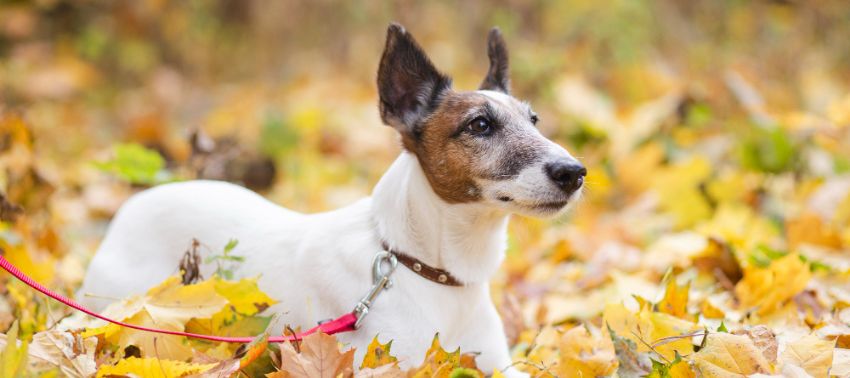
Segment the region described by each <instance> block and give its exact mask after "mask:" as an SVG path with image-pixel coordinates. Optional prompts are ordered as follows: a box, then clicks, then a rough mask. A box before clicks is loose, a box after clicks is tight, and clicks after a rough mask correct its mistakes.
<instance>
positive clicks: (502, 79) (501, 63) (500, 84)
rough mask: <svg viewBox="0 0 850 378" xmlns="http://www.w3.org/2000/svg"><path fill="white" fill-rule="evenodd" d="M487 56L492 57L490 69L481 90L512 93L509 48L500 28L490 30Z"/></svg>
mask: <svg viewBox="0 0 850 378" xmlns="http://www.w3.org/2000/svg"><path fill="white" fill-rule="evenodd" d="M487 56H489V57H490V69H489V70H488V71H487V77H485V78H484V81H482V82H481V86H480V87H479V89H486V90H491V91H499V92H504V93H510V90H511V81H510V78H509V76H508V46H507V45H506V44H505V39H504V38H502V32H501V31H499V28H497V27H496V28H493V29H491V30H490V34H489V35H488V36H487Z"/></svg>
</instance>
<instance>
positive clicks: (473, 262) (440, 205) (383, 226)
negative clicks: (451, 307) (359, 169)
mask: <svg viewBox="0 0 850 378" xmlns="http://www.w3.org/2000/svg"><path fill="white" fill-rule="evenodd" d="M372 216H373V217H374V221H375V222H376V224H377V228H378V236H379V237H380V238H383V239H384V240H385V241H386V242H387V243H388V244H389V246H390V247H391V248H393V249H395V250H398V251H400V252H402V253H405V254H407V255H410V256H411V257H415V258H417V259H419V260H420V261H422V262H423V263H425V264H428V265H430V266H432V267H435V268H441V269H444V270H446V271H448V272H450V273H451V274H452V275H453V276H454V277H455V278H457V279H458V280H459V281H461V282H463V283H465V284H467V285H469V284H478V283H486V282H487V281H489V279H490V277H491V276H492V275H493V274H494V273H495V272H496V270H497V269H498V267H499V264H500V263H501V261H502V258H503V256H504V250H505V245H506V239H507V223H508V215H507V214H506V213H504V212H503V211H499V210H494V209H492V208H489V207H487V206H485V205H482V204H449V203H447V202H445V201H443V200H442V199H441V198H440V197H439V196H438V195H437V194H436V193H435V192H434V190H433V189H431V185H430V184H429V182H428V179H427V178H426V177H425V173H424V172H423V171H422V167H421V166H420V165H419V161H418V160H417V159H416V157H415V156H414V155H413V154H411V153H409V152H406V151H405V152H402V153H401V155H400V156H399V157H398V159H396V161H395V162H394V163H393V164H392V166H391V167H390V169H389V170H388V171H387V172H386V173H385V174H384V176H383V177H382V178H381V180H380V181H379V182H378V185H377V186H376V187H375V190H374V192H373V194H372Z"/></svg>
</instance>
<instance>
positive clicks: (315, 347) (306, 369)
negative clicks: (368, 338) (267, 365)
mask: <svg viewBox="0 0 850 378" xmlns="http://www.w3.org/2000/svg"><path fill="white" fill-rule="evenodd" d="M280 357H281V367H280V369H281V371H283V372H286V373H287V374H288V376H289V377H292V378H336V377H338V376H340V375H342V376H344V377H348V376H350V375H351V374H352V373H353V371H354V367H353V366H352V365H353V364H354V349H349V350H348V351H346V352H340V351H339V344H338V343H337V341H336V338H335V337H333V336H330V335H327V334H324V333H321V332H317V333H314V334H311V335H309V336H307V337H305V338H304V339H303V341H302V342H301V353H298V352H296V351H295V348H293V347H292V345H291V344H289V343H284V344H281V345H280Z"/></svg>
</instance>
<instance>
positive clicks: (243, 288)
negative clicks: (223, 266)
mask: <svg viewBox="0 0 850 378" xmlns="http://www.w3.org/2000/svg"><path fill="white" fill-rule="evenodd" d="M210 281H212V282H213V284H214V285H215V291H216V293H218V295H221V296H222V297H224V298H225V299H227V302H228V303H229V304H230V306H232V308H233V310H234V311H236V312H238V313H239V314H242V315H254V314H256V313H257V312H259V311H260V310H262V309H265V308H266V307H268V306H271V305H273V304H275V303H277V301H275V300H274V299H272V298H271V297H269V296H268V295H266V293H264V292H262V291H261V290H260V287H259V286H257V279H256V278H245V279H242V280H239V281H225V280H222V279H221V278H219V277H214V278H212V279H210Z"/></svg>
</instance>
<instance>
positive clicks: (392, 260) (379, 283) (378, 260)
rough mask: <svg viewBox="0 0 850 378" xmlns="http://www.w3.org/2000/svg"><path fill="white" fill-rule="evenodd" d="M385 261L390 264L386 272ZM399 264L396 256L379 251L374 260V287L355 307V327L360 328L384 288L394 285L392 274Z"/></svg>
mask: <svg viewBox="0 0 850 378" xmlns="http://www.w3.org/2000/svg"><path fill="white" fill-rule="evenodd" d="M384 263H387V264H388V265H389V269H387V271H386V272H384V271H383V268H384ZM397 265H398V260H397V259H396V256H395V255H394V254H392V253H389V252H387V251H381V252H378V253H377V254H376V255H375V258H374V259H373V260H372V289H371V290H369V292H368V293H366V295H365V296H364V297H363V298H362V299H360V302H358V303H357V306H355V307H354V311H353V312H354V315H355V316H356V317H357V321H356V322H355V323H354V329H357V328H360V323H361V322H362V321H363V319H364V318H366V315H368V314H369V308H371V307H372V302H373V301H374V300H375V298H377V297H378V294H380V293H381V292H382V291H384V289H389V288H390V287H392V285H393V282H392V281H391V280H390V275H391V274H393V272H394V271H395V268H396V266H397Z"/></svg>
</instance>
